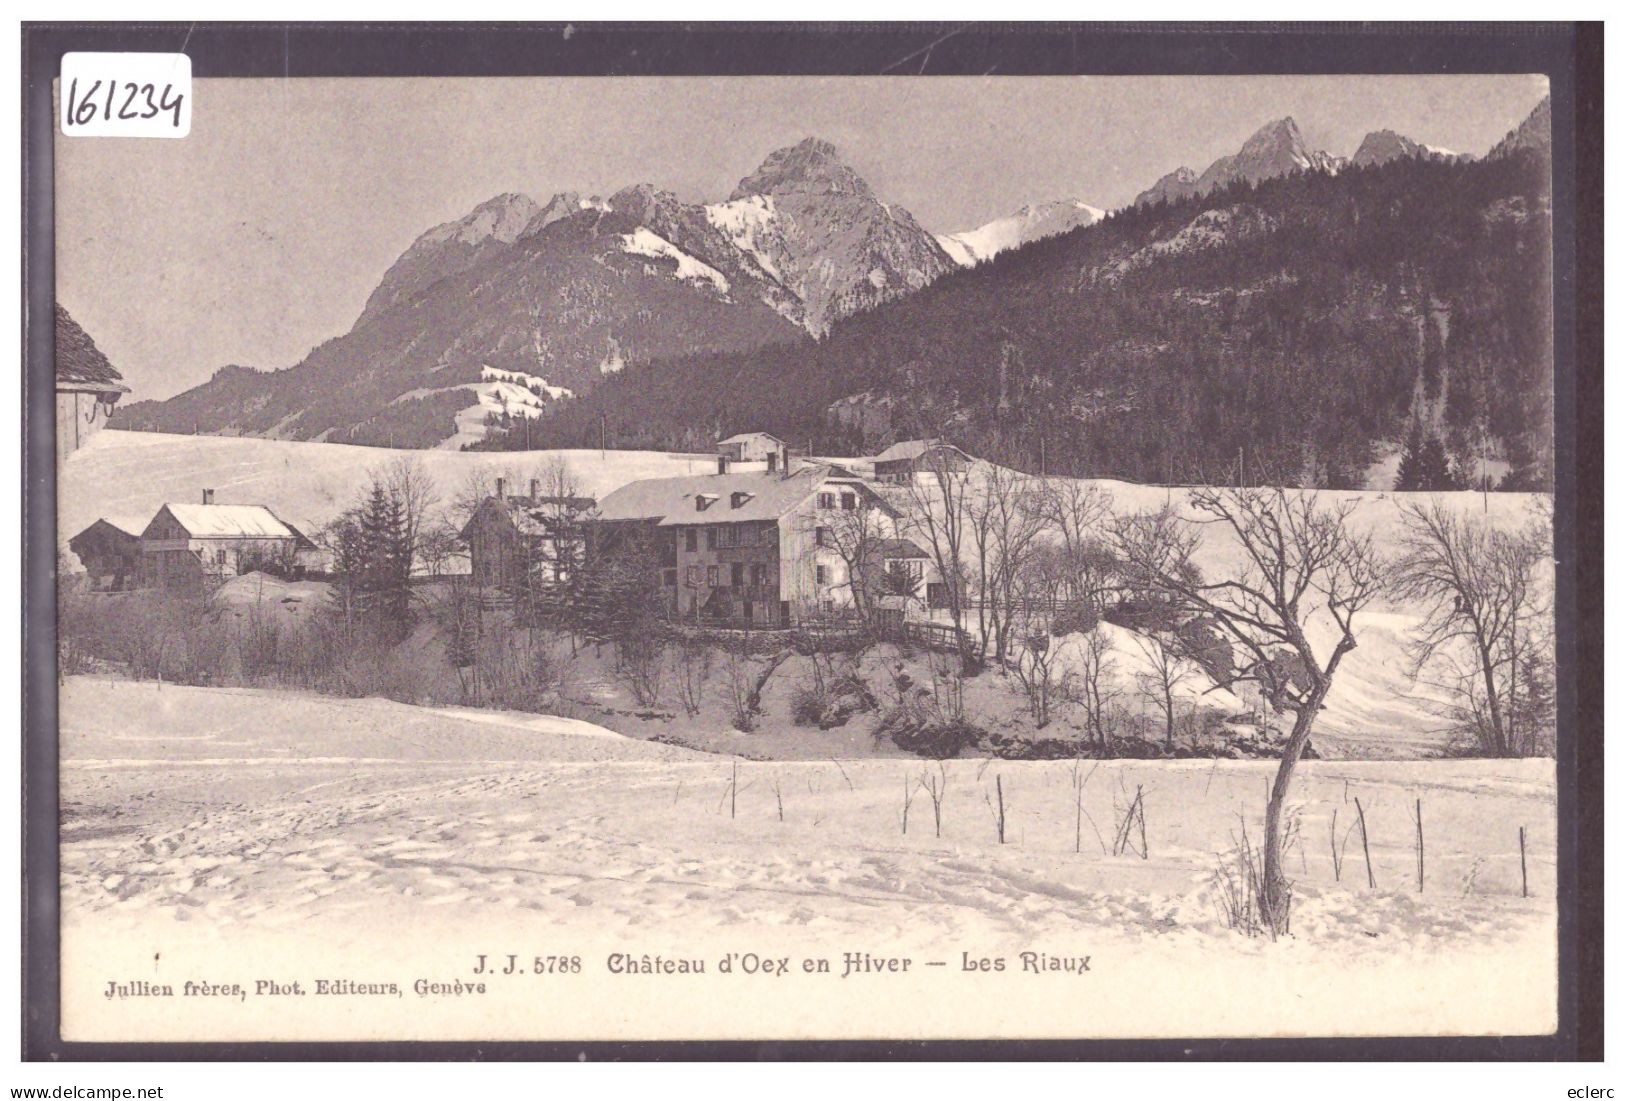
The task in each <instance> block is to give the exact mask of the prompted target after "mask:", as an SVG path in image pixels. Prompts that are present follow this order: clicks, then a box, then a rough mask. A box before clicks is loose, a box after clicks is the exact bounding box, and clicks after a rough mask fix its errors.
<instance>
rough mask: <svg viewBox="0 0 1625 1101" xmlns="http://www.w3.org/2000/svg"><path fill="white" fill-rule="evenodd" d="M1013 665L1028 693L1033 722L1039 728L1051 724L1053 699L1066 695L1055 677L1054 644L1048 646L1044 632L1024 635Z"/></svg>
mask: <svg viewBox="0 0 1625 1101" xmlns="http://www.w3.org/2000/svg"><path fill="white" fill-rule="evenodd" d="M1013 668H1014V671H1015V674H1016V679H1017V680H1018V681H1020V682H1021V687H1022V690H1023V691H1025V692H1026V694H1027V710H1028V712H1029V713H1030V714H1031V715H1032V717H1033V725H1035V726H1036V727H1038V729H1040V730H1042V729H1044V727H1046V726H1048V725H1049V723H1050V718H1051V711H1052V709H1053V707H1054V703H1055V701H1056V700H1057V699H1064V698H1065V696H1066V693H1065V690H1064V686H1063V685H1062V684H1061V683H1060V681H1059V679H1058V678H1057V676H1056V668H1055V647H1054V646H1053V645H1051V641H1050V636H1049V635H1048V634H1047V633H1045V632H1043V631H1037V632H1034V633H1032V634H1027V635H1024V636H1023V637H1022V638H1021V640H1020V642H1019V645H1018V647H1017V650H1016V663H1015V666H1014V667H1013Z"/></svg>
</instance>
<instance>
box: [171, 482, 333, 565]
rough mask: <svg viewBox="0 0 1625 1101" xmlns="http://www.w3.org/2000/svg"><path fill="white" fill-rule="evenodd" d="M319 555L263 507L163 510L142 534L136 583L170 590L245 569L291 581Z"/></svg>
mask: <svg viewBox="0 0 1625 1101" xmlns="http://www.w3.org/2000/svg"><path fill="white" fill-rule="evenodd" d="M317 553H319V551H318V548H317V547H316V544H315V543H313V542H311V540H310V539H309V538H308V537H306V536H305V534H304V533H303V532H301V531H300V530H299V529H297V528H295V527H294V526H293V525H291V524H288V523H286V522H285V521H283V520H281V519H279V518H278V517H277V515H276V514H275V513H273V512H272V511H271V510H270V509H268V508H266V507H265V506H264V505H217V504H215V503H214V490H212V489H205V490H204V491H203V500H202V503H201V504H195V505H189V504H176V503H170V504H166V505H163V506H162V507H161V508H159V509H158V512H157V513H156V514H155V515H154V516H153V518H152V520H151V521H149V522H148V524H147V526H146V528H144V529H143V530H142V532H141V570H140V576H141V584H142V585H143V586H146V587H156V588H171V587H178V586H185V585H193V584H197V583H200V582H203V581H209V580H224V579H225V578H228V577H235V576H237V575H238V574H240V573H247V572H248V571H250V570H256V569H260V570H265V571H266V572H268V573H277V574H280V575H282V576H290V575H293V574H296V573H298V572H299V571H300V569H301V568H302V566H303V565H304V564H305V562H307V561H309V560H310V558H311V557H312V556H314V555H315V554H317Z"/></svg>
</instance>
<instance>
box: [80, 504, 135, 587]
mask: <svg viewBox="0 0 1625 1101" xmlns="http://www.w3.org/2000/svg"><path fill="white" fill-rule="evenodd" d="M146 526H147V524H146V521H144V520H139V519H133V518H128V517H115V516H109V517H103V518H102V519H100V520H97V521H96V522H95V523H94V524H91V525H90V526H89V527H88V528H86V529H85V530H84V531H81V532H80V533H79V534H78V535H75V536H74V537H73V538H72V539H69V540H68V549H69V550H71V551H73V553H74V554H75V555H76V556H77V557H78V559H79V562H80V563H81V564H82V565H83V566H84V567H85V572H86V573H87V574H88V575H89V577H90V588H91V591H92V592H104V593H112V592H123V591H124V590H126V589H133V588H135V586H136V580H137V578H138V577H139V576H140V573H141V531H142V529H143V528H145V527H146Z"/></svg>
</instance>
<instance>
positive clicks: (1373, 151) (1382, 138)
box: [1350, 130, 1427, 168]
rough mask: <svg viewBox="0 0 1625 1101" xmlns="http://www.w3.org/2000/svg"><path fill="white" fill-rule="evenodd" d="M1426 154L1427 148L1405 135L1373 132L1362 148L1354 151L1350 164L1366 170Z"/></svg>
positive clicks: (1386, 131) (1390, 131) (1362, 143)
mask: <svg viewBox="0 0 1625 1101" xmlns="http://www.w3.org/2000/svg"><path fill="white" fill-rule="evenodd" d="M1426 152H1427V148H1426V147H1425V146H1423V145H1421V144H1419V143H1417V142H1414V141H1412V140H1411V139H1410V138H1407V137H1406V136H1405V135H1403V134H1397V133H1395V132H1394V131H1392V130H1373V131H1371V133H1369V134H1367V135H1366V136H1365V137H1364V138H1363V139H1362V140H1361V142H1360V148H1358V149H1356V150H1355V151H1354V158H1353V160H1352V161H1350V163H1351V164H1353V165H1354V166H1355V167H1356V168H1364V167H1369V166H1372V165H1378V164H1387V163H1388V162H1389V161H1394V160H1400V159H1401V158H1404V157H1419V156H1422V155H1423V154H1425V153H1426Z"/></svg>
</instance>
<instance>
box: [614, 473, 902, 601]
mask: <svg viewBox="0 0 1625 1101" xmlns="http://www.w3.org/2000/svg"><path fill="white" fill-rule="evenodd" d="M898 517H899V513H898V511H897V509H896V508H895V507H894V506H892V505H891V504H890V503H888V502H887V501H886V500H885V499H884V498H883V497H881V496H880V495H879V494H878V493H876V492H875V490H874V489H873V488H872V487H870V486H868V485H866V484H865V483H864V482H863V480H862V479H861V478H858V477H856V476H854V475H853V474H851V473H850V472H849V471H845V470H842V469H841V468H839V467H835V466H831V465H827V464H818V463H807V464H806V465H804V466H803V467H802V468H801V469H799V470H797V471H796V472H795V473H793V474H786V473H784V471H783V469H782V467H781V468H779V469H777V470H774V471H763V470H753V471H747V472H743V473H740V472H733V471H730V472H728V473H720V474H709V475H698V476H691V477H685V478H649V479H645V480H642V481H637V482H631V483H629V484H627V485H624V486H622V487H621V488H619V489H617V490H615V491H614V492H613V493H611V494H609V495H608V496H606V497H605V498H604V499H603V501H602V502H601V503H600V505H599V514H598V518H597V523H595V525H594V528H595V536H596V537H597V538H599V539H601V540H602V542H601V543H600V545H601V546H603V545H613V544H614V543H615V542H616V541H618V540H619V541H624V542H630V539H629V538H628V537H629V536H630V535H632V534H634V533H635V534H638V535H642V536H645V537H647V538H648V539H650V540H652V541H653V543H654V547H655V551H656V554H657V559H658V565H659V569H660V573H661V584H662V586H663V590H664V592H665V594H666V599H667V606H668V607H669V608H670V610H671V611H672V612H673V613H674V614H677V615H680V616H682V617H685V618H687V617H692V618H694V619H696V620H700V619H706V620H712V621H724V622H728V623H733V624H739V625H744V626H762V627H768V626H782V625H787V624H790V623H793V622H796V621H798V620H804V619H806V618H808V617H811V616H816V615H824V614H829V613H833V612H836V611H838V610H840V609H842V608H850V607H851V606H852V605H853V604H854V594H853V590H852V578H851V573H852V566H853V564H854V561H853V560H855V559H861V558H863V557H865V555H864V554H863V552H861V551H859V550H857V549H855V548H857V547H860V546H862V545H864V542H865V541H864V540H857V539H853V538H851V537H850V536H851V534H852V533H854V532H856V531H859V530H865V531H872V532H875V533H877V534H879V535H881V536H883V537H885V538H891V537H893V536H895V532H896V522H897V520H898ZM867 542H869V543H872V542H873V540H867Z"/></svg>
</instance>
